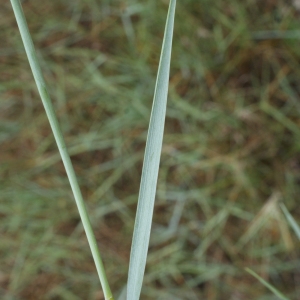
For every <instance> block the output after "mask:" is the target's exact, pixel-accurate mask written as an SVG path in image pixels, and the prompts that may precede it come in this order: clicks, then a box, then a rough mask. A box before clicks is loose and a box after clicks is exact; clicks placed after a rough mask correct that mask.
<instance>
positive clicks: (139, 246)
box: [127, 0, 176, 300]
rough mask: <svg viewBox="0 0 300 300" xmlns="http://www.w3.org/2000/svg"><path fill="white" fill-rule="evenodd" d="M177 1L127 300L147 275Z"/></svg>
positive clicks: (160, 77)
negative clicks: (145, 274)
mask: <svg viewBox="0 0 300 300" xmlns="http://www.w3.org/2000/svg"><path fill="white" fill-rule="evenodd" d="M175 7H176V0H171V1H170V6H169V11H168V16H167V21H166V28H165V34H164V40H163V45H162V52H161V56H160V62H159V67H158V74H157V80H156V86H155V92H154V99H153V106H152V112H151V117H150V124H149V131H148V137H147V143H146V150H145V157H144V164H143V171H142V179H141V185H140V192H139V199H138V207H137V214H136V220H135V225H134V233H133V241H132V246H131V253H130V263H129V274H128V285H127V300H138V299H139V297H140V293H141V289H142V283H143V277H144V272H145V266H146V260H147V252H148V246H149V238H150V231H151V223H152V216H153V208H154V200H155V193H156V185H157V177H158V169H159V161H160V155H161V148H162V140H163V132H164V124H165V115H166V105H167V96H168V86H169V73H170V60H171V50H172V38H173V27H174V16H175Z"/></svg>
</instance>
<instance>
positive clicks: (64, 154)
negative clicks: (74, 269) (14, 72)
mask: <svg viewBox="0 0 300 300" xmlns="http://www.w3.org/2000/svg"><path fill="white" fill-rule="evenodd" d="M11 5H12V7H13V11H14V14H15V17H16V20H17V23H18V27H19V31H20V34H21V38H22V40H23V44H24V47H25V51H26V54H27V58H28V61H29V64H30V67H31V70H32V73H33V77H34V79H35V82H36V85H37V88H38V91H39V94H40V97H41V99H42V102H43V105H44V108H45V111H46V114H47V117H48V120H49V123H50V126H51V129H52V132H53V135H54V138H55V141H56V143H57V146H58V150H59V152H60V155H61V158H62V161H63V164H64V167H65V169H66V173H67V176H68V179H69V181H70V185H71V188H72V191H73V195H74V198H75V201H76V204H77V207H78V211H79V214H80V218H81V221H82V224H83V227H84V230H85V233H86V236H87V239H88V242H89V246H90V248H91V252H92V255H93V258H94V262H95V265H96V269H97V272H98V275H99V278H100V282H101V285H102V288H103V293H104V295H105V299H106V300H113V296H112V293H111V290H110V287H109V284H108V281H107V278H106V273H105V270H104V266H103V263H102V259H101V256H100V253H99V249H98V246H97V241H96V238H95V235H94V232H93V229H92V226H91V223H90V220H89V217H88V214H87V211H86V207H85V204H84V201H83V197H82V194H81V191H80V187H79V184H78V181H77V178H76V174H75V171H74V168H73V165H72V162H71V159H70V156H69V153H68V151H67V147H66V144H65V141H64V138H63V135H62V131H61V129H60V126H59V124H58V120H57V117H56V115H55V110H54V107H53V105H52V102H51V99H50V95H49V92H48V90H47V87H46V83H45V80H44V77H43V75H42V71H41V68H40V65H39V61H38V58H37V55H36V52H35V48H34V45H33V41H32V38H31V35H30V32H29V29H28V25H27V22H26V19H25V15H24V12H23V9H22V6H21V3H20V1H19V0H11Z"/></svg>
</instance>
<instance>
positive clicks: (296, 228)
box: [280, 203, 300, 240]
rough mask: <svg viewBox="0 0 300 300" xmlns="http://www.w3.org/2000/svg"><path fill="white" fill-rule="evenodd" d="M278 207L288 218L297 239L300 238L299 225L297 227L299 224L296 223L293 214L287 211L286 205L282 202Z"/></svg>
mask: <svg viewBox="0 0 300 300" xmlns="http://www.w3.org/2000/svg"><path fill="white" fill-rule="evenodd" d="M280 207H281V209H282V211H283V213H284V214H285V217H286V219H287V220H288V222H289V224H290V225H291V227H292V228H293V229H294V231H295V233H296V235H297V237H298V239H299V240H300V227H299V225H298V224H297V222H296V221H295V219H294V218H293V216H292V215H291V214H290V213H289V211H288V210H287V208H286V206H285V205H284V204H283V203H280Z"/></svg>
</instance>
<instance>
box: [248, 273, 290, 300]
mask: <svg viewBox="0 0 300 300" xmlns="http://www.w3.org/2000/svg"><path fill="white" fill-rule="evenodd" d="M245 270H246V271H247V272H248V273H249V274H251V275H252V276H253V277H255V278H256V279H257V280H258V281H260V283H262V284H263V285H264V286H265V287H266V288H268V289H269V290H270V291H271V292H272V293H273V294H274V295H276V296H277V297H278V298H279V299H281V300H290V299H289V298H287V297H286V296H284V295H283V294H282V293H281V292H279V291H278V290H277V289H276V288H275V287H274V286H273V285H271V284H270V283H268V282H267V281H265V280H264V279H263V278H262V277H260V276H259V275H258V274H256V273H255V272H254V271H252V270H251V269H249V268H245Z"/></svg>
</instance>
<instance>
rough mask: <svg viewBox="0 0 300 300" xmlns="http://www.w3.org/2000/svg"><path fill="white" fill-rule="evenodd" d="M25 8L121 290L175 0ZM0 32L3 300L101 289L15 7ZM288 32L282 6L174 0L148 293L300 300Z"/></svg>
mask: <svg viewBox="0 0 300 300" xmlns="http://www.w3.org/2000/svg"><path fill="white" fill-rule="evenodd" d="M22 4H23V8H24V12H25V14H26V17H27V20H28V25H29V28H30V30H31V33H32V36H33V40H34V43H35V46H36V48H37V49H38V54H39V57H40V61H41V65H42V69H43V72H44V75H45V78H46V81H47V84H48V87H49V90H50V93H51V97H52V99H53V100H54V105H55V108H56V112H57V114H58V117H59V121H60V123H61V126H62V129H63V131H64V135H65V138H66V142H67V145H68V148H69V152H70V154H71V158H72V161H73V163H74V167H75V171H76V174H77V175H78V178H79V183H80V186H81V188H82V191H83V195H84V198H85V200H86V203H87V207H88V211H89V214H90V218H91V221H92V224H93V228H94V230H95V234H96V237H97V240H98V243H99V247H100V250H101V253H102V256H103V260H104V263H105V267H106V270H107V273H108V279H109V282H110V285H111V288H112V290H113V292H114V294H115V296H118V295H119V294H120V293H121V291H122V289H123V287H124V284H125V283H126V281H127V272H128V263H129V254H130V246H131V237H132V232H133V225H134V217H135V209H136V203H137V198H138V191H139V184H140V176H141V168H142V159H143V154H144V148H145V141H146V134H147V128H148V123H149V116H150V109H151V103H152V98H153V91H154V84H155V76H156V72H157V66H158V60H159V54H160V48H161V42H162V37H163V29H164V24H165V18H166V13H167V7H168V1H164V0H144V1H137V0H127V1H125V0H115V1H109V0H101V1H100V0H99V1H97V0H82V1H79V0H74V1H61V0H52V1H47V2H43V1H37V0H27V1H23V2H22ZM0 40H1V44H0V70H1V72H0V143H1V145H0V225H1V226H0V298H1V299H4V300H23V299H24V300H27V299H28V300H37V299H53V300H54V299H65V300H79V299H87V300H102V299H103V294H102V292H101V289H100V284H99V279H98V276H97V273H96V269H95V267H94V263H93V260H92V257H91V254H90V249H89V247H88V244H87V240H86V237H85V234H84V232H83V228H82V225H81V222H80V220H79V215H78V211H77V208H76V205H75V202H74V200H73V196H72V193H71V189H70V186H69V183H68V180H67V177H66V174H65V171H64V168H63V165H62V163H61V160H60V157H59V154H58V150H57V147H56V144H55V141H54V138H53V135H52V133H51V130H50V126H49V124H48V120H47V118H46V115H45V113H44V109H43V107H42V103H41V101H40V99H39V96H38V93H37V89H36V86H35V83H34V80H33V77H32V74H31V71H30V68H29V65H28V61H27V58H26V55H25V53H24V48H23V45H22V42H21V38H20V35H19V33H18V29H17V25H16V22H15V18H14V15H13V12H12V8H11V5H10V2H9V1H3V3H1V9H0ZM299 40H300V12H297V10H296V8H295V7H294V6H293V5H292V2H288V3H287V1H283V0H282V1H280V0H277V1H276V0H268V1H259V0H248V1H239V0H227V1H221V0H215V1H208V0H201V1H199V0H185V1H178V3H177V13H176V20H175V31H174V41H173V54H172V63H171V77H170V89H169V100H168V108H167V119H166V127H165V135H164V143H163V150H162V158H161V168H160V173H159V180H158V191H157V198H156V206H155V212H154V222H153V226H152V235H151V241H150V249H149V256H148V264H147V268H146V274H145V279H144V287H143V290H142V296H141V299H142V300H144V299H145V300H148V299H160V300H169V299H170V300H173V299H174V300H181V299H186V300H197V299H205V300H228V299H229V300H248V299H249V300H252V299H259V300H271V299H274V300H275V299H277V298H275V296H274V295H273V294H272V293H271V292H270V291H269V290H267V289H266V288H265V287H264V286H263V285H262V284H261V283H260V282H259V281H257V279H255V278H254V277H252V276H251V275H250V274H249V273H247V272H246V271H245V268H246V267H249V268H250V269H252V270H254V271H255V272H257V273H258V274H259V275H260V276H261V277H263V278H264V279H265V280H266V281H268V282H269V283H271V284H272V285H274V286H275V287H276V288H277V289H278V290H280V291H281V292H282V293H283V294H284V295H286V297H288V298H289V299H295V300H296V299H299V295H300V258H299V253H300V252H299V250H300V247H299V241H298V240H297V237H296V236H295V234H294V232H293V231H292V229H291V228H290V227H289V225H288V223H287V221H286V219H285V217H284V214H283V213H282V210H281V209H280V206H279V204H280V202H284V203H285V205H286V206H287V208H288V209H289V211H290V213H291V214H292V215H293V216H294V218H295V219H296V220H297V221H298V223H300V209H299V194H300V185H299V183H300V98H299V94H300V85H299V80H300V51H299ZM116 298H117V297H116Z"/></svg>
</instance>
